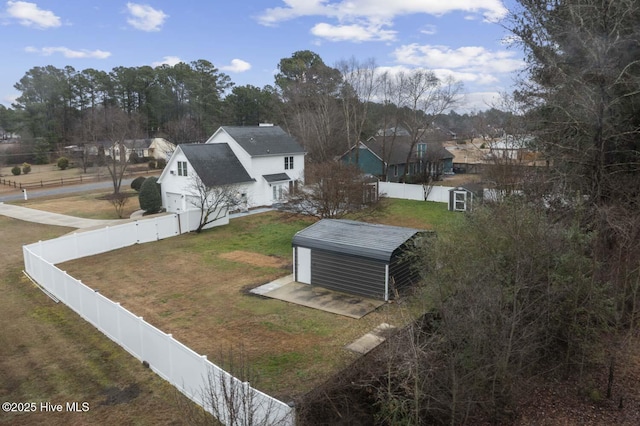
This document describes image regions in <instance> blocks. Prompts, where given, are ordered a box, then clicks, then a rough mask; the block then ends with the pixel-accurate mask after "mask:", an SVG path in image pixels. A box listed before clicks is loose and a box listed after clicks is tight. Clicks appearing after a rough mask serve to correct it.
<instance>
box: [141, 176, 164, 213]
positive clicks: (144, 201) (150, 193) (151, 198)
mask: <svg viewBox="0 0 640 426" xmlns="http://www.w3.org/2000/svg"><path fill="white" fill-rule="evenodd" d="M157 182H158V178H157V177H155V176H152V177H150V178H147V179H145V181H144V182H143V183H142V186H141V187H140V193H139V194H138V201H139V202H140V208H141V209H142V210H144V212H145V214H153V213H158V212H159V211H160V210H161V209H162V195H161V194H160V186H159V185H158V183H157Z"/></svg>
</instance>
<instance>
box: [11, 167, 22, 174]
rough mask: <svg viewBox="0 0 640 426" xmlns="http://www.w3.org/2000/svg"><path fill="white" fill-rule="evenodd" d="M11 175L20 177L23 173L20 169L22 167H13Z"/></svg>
mask: <svg viewBox="0 0 640 426" xmlns="http://www.w3.org/2000/svg"><path fill="white" fill-rule="evenodd" d="M11 173H13V175H14V176H18V175H19V174H20V173H22V169H20V166H13V168H12V169H11Z"/></svg>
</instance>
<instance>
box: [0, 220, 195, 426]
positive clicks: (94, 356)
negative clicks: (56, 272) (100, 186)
mask: <svg viewBox="0 0 640 426" xmlns="http://www.w3.org/2000/svg"><path fill="white" fill-rule="evenodd" d="M69 231H71V229H69V228H62V227H54V226H46V225H39V224H34V223H28V222H23V221H19V220H15V219H10V218H6V217H3V216H0V235H1V236H2V243H1V245H0V247H2V261H1V262H0V292H1V293H2V297H0V322H1V323H2V332H0V399H1V400H2V402H5V401H8V402H16V403H17V402H35V403H36V404H38V406H39V404H40V403H41V402H50V403H52V404H63V406H64V405H65V404H66V402H73V401H78V402H88V403H89V411H87V412H84V413H72V412H62V413H46V412H37V413H4V412H3V413H0V424H7V425H9V424H10V425H34V424H47V425H85V424H137V425H156V424H182V423H183V419H184V417H183V413H182V412H181V411H180V409H179V408H178V407H177V404H176V403H175V400H176V398H181V397H179V396H177V395H176V391H175V390H174V389H173V387H172V386H170V385H169V384H168V383H167V382H165V381H164V380H162V379H160V378H159V377H158V376H156V375H155V374H153V373H152V372H151V371H150V370H148V369H146V368H144V367H142V365H141V364H140V363H139V362H138V361H137V360H136V359H135V358H133V357H131V356H130V355H129V354H128V353H126V352H125V351H124V350H122V349H121V348H120V347H118V346H117V345H116V344H115V343H113V342H112V341H111V340H109V339H108V338H107V337H106V336H104V335H103V334H102V333H100V332H99V331H98V330H96V329H95V328H93V326H91V325H90V324H89V323H87V322H85V321H83V320H82V319H80V317H78V315H76V314H75V313H74V312H72V311H71V310H70V309H68V308H67V307H66V306H64V304H62V303H59V304H56V303H54V302H53V301H52V300H51V299H49V298H48V297H46V296H45V295H44V294H43V293H42V292H41V291H40V290H38V289H37V288H36V287H35V286H34V285H33V284H32V283H31V281H29V280H28V279H27V278H25V277H24V275H23V274H22V272H21V271H22V269H23V260H22V249H21V247H22V245H23V244H29V243H32V242H35V241H38V240H41V239H43V240H44V239H50V238H55V237H57V236H60V235H62V234H65V233H68V232H69ZM38 411H39V410H38Z"/></svg>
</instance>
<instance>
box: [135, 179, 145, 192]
mask: <svg viewBox="0 0 640 426" xmlns="http://www.w3.org/2000/svg"><path fill="white" fill-rule="evenodd" d="M145 180H146V178H145V177H144V176H138V177H137V178H135V179H134V180H132V181H131V189H134V190H135V191H136V192H140V188H142V184H143V183H144V181H145Z"/></svg>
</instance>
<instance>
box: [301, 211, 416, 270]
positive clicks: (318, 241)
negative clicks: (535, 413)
mask: <svg viewBox="0 0 640 426" xmlns="http://www.w3.org/2000/svg"><path fill="white" fill-rule="evenodd" d="M420 232H423V231H421V230H419V229H413V228H404V227H400V226H389V225H377V224H372V223H366V222H357V221H354V220H345V219H322V220H321V221H319V222H316V223H314V224H313V225H311V226H309V227H307V228H305V229H303V230H302V231H298V233H296V234H295V235H294V236H293V245H294V246H302V247H308V248H311V249H320V250H329V251H334V252H340V253H345V254H349V255H355V256H363V257H368V258H371V259H377V260H382V261H386V262H389V261H390V260H391V256H392V255H393V252H394V251H395V250H396V249H398V248H399V247H400V246H401V245H403V244H404V243H405V242H407V241H408V240H409V239H411V238H412V237H413V236H414V235H416V234H417V233H420Z"/></svg>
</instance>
